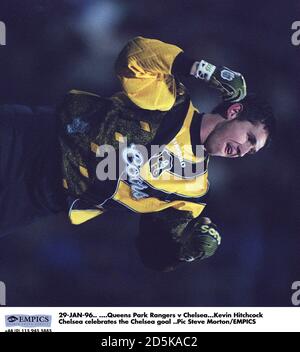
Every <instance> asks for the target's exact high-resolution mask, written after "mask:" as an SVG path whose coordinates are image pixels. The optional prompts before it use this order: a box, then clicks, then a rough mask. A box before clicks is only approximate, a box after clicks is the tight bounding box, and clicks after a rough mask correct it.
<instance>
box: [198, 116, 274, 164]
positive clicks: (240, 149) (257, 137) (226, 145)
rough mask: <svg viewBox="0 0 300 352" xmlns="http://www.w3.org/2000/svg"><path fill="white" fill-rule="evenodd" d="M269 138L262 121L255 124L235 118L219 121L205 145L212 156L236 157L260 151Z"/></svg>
mask: <svg viewBox="0 0 300 352" xmlns="http://www.w3.org/2000/svg"><path fill="white" fill-rule="evenodd" d="M267 138H268V132H267V131H266V130H265V128H264V125H263V124H262V123H260V122H259V123H257V124H255V125H254V124H252V123H251V122H249V121H240V120H237V119H236V118H233V119H229V120H224V121H222V122H221V123H219V124H218V125H217V126H216V128H215V129H214V130H213V131H212V132H211V133H210V134H209V136H208V137H207V140H206V141H205V144H204V145H205V148H206V150H207V152H208V153H209V154H210V155H212V156H222V157H225V158H236V157H242V156H244V155H246V154H254V153H256V152H258V151H259V150H260V149H261V148H263V146H264V145H265V144H266V141H267Z"/></svg>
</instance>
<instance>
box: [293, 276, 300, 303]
mask: <svg viewBox="0 0 300 352" xmlns="http://www.w3.org/2000/svg"><path fill="white" fill-rule="evenodd" d="M292 290H293V291H295V292H294V293H293V295H292V304H293V305H294V306H300V281H295V282H293V284H292Z"/></svg>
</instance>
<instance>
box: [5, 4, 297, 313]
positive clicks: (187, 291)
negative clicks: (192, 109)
mask: <svg viewBox="0 0 300 352" xmlns="http://www.w3.org/2000/svg"><path fill="white" fill-rule="evenodd" d="M0 20H1V21H4V22H5V23H6V26H7V46H6V47H0V87H1V88H0V103H24V104H31V105H43V104H45V105H54V104H56V103H57V102H58V101H59V99H61V97H62V96H63V95H64V94H65V93H66V92H67V91H68V90H69V89H71V88H77V89H82V90H87V91H93V92H96V93H99V94H101V95H104V96H106V95H107V96H108V95H110V94H112V93H114V92H115V91H117V90H118V89H119V85H118V81H117V78H116V77H115V75H114V72H113V62H114V59H115V58H116V55H117V54H118V52H119V50H120V49H121V48H122V46H123V45H124V44H125V43H126V41H127V40H129V39H130V38H132V37H134V36H137V35H143V36H146V37H152V38H158V39H162V40H164V41H167V42H170V43H174V44H177V45H179V46H181V47H182V48H184V49H185V51H186V52H187V53H188V54H189V55H190V56H192V57H195V58H196V59H202V58H203V59H206V60H207V61H209V62H212V63H216V64H223V65H226V66H228V67H230V68H232V69H235V70H237V71H241V72H242V73H244V75H245V77H246V79H247V82H248V86H249V89H250V90H255V91H257V92H259V93H261V94H263V95H264V96H265V97H266V98H268V99H269V100H270V101H271V103H272V104H273V106H274V109H275V111H276V115H277V117H278V130H279V131H278V132H279V133H278V136H277V139H276V141H275V142H274V144H273V145H272V147H271V148H269V149H268V150H265V151H263V152H261V153H259V155H257V156H255V157H249V158H248V157H247V158H245V159H242V160H221V159H215V160H214V159H211V161H210V180H211V198H210V203H209V205H208V207H207V211H206V213H205V214H206V215H208V216H210V217H211V218H212V219H213V220H214V222H215V223H217V224H218V225H219V228H220V230H221V232H222V234H223V243H222V246H221V248H220V250H219V252H218V253H217V254H216V256H215V257H213V258H211V259H209V260H207V261H205V262H202V263H198V264H195V265H187V266H186V267H183V268H182V269H180V270H178V271H176V272H173V273H167V274H165V273H163V274H161V273H155V272H151V271H149V270H147V269H144V268H143V267H142V265H141V263H140V260H139V258H138V255H137V252H136V249H135V247H134V238H135V236H136V235H137V229H138V216H137V215H134V214H131V213H110V214H107V215H105V216H103V217H102V218H99V219H96V220H94V221H91V222H90V223H88V224H86V225H83V226H81V227H76V228H74V227H71V226H70V225H69V224H68V222H67V220H66V219H65V218H64V217H63V216H57V217H52V218H48V219H46V220H43V221H41V222H40V223H35V224H33V225H32V226H30V227H27V228H24V229H21V230H20V231H18V232H17V233H15V234H12V235H10V236H8V237H5V238H3V239H1V241H0V280H1V281H4V282H5V283H6V286H7V304H8V305H10V306H39V305H40V306H289V305H291V301H290V296H291V284H292V282H293V281H296V280H300V265H299V264H300V258H299V253H300V236H299V235H300V233H299V232H300V231H299V186H298V182H299V173H298V172H297V163H298V164H299V150H300V148H299V147H300V146H299V121H300V120H299V119H300V116H299V115H300V100H299V87H300V82H299V80H300V77H299V72H300V60H299V58H300V47H293V46H292V44H291V40H290V37H291V33H292V31H291V24H292V22H294V21H295V20H300V5H299V1H297V0H291V1H288V3H287V2H285V1H280V2H276V3H275V2H273V1H266V2H263V3H262V2H261V1H259V0H253V1H247V2H246V1H243V2H241V1H235V0H227V1H216V0H213V1H212V0H209V1H208V0H200V1H199V0H189V1H184V0H182V1H179V0H164V1H154V0H153V1H142V0H129V1H125V0H123V1H117V0H109V1H108V0H107V1H101V0H85V1H79V0H51V1H50V0H43V1H39V0H26V1H24V0H23V1H21V0H19V1H18V0H9V1H8V0H1V5H0ZM187 84H188V86H189V87H190V89H191V92H192V96H193V99H194V101H195V104H196V105H197V106H198V107H199V109H200V110H202V111H209V110H210V109H212V108H213V107H214V105H215V104H216V103H217V102H218V95H217V93H216V92H215V91H213V90H210V89H208V88H207V87H205V86H203V85H202V84H201V83H200V82H197V81H196V82H191V81H188V82H187ZM297 229H298V230H297ZM153 231H155V229H153Z"/></svg>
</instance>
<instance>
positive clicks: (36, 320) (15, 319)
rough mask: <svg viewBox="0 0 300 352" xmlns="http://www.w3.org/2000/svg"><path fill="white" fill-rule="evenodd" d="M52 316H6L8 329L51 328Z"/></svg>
mask: <svg viewBox="0 0 300 352" xmlns="http://www.w3.org/2000/svg"><path fill="white" fill-rule="evenodd" d="M51 321H52V317H51V315H25V314H16V315H6V316H5V325H6V326H7V327H12V326H21V327H37V326H40V327H51Z"/></svg>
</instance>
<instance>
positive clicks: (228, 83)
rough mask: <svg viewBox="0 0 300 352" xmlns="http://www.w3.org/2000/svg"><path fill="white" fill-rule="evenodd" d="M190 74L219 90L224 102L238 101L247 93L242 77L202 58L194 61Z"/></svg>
mask: <svg viewBox="0 0 300 352" xmlns="http://www.w3.org/2000/svg"><path fill="white" fill-rule="evenodd" d="M190 73H191V75H193V76H195V77H196V78H199V79H202V80H204V81H206V82H208V84H209V85H210V86H211V87H213V88H216V89H218V90H220V92H221V94H222V98H223V100H224V101H226V102H232V103H234V102H238V101H240V100H242V99H244V98H245V97H246V95H247V86H246V81H245V79H244V77H243V76H242V75H241V74H240V73H238V72H235V71H232V70H230V69H229V68H227V67H224V66H220V67H216V66H214V65H212V64H210V63H208V62H206V61H204V60H201V61H200V62H199V61H196V62H195V63H194V65H193V66H192V69H191V72H190Z"/></svg>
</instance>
